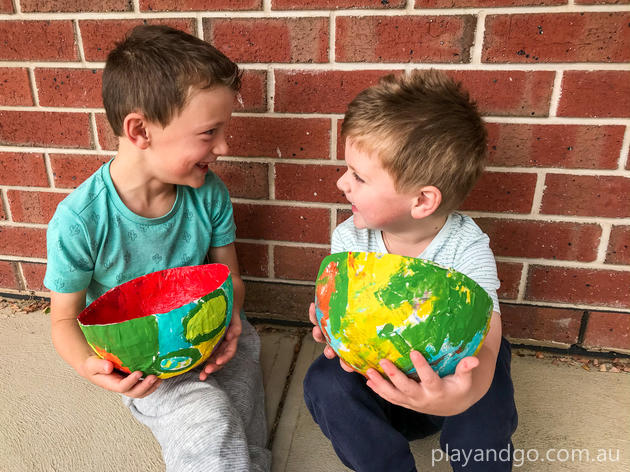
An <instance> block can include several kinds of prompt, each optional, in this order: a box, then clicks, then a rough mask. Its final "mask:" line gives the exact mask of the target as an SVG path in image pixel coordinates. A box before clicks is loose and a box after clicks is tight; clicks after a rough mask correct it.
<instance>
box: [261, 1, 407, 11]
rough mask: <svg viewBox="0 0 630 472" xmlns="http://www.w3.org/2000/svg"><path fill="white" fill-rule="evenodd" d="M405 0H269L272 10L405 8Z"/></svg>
mask: <svg viewBox="0 0 630 472" xmlns="http://www.w3.org/2000/svg"><path fill="white" fill-rule="evenodd" d="M405 4H406V1H405V0H386V1H384V0H271V9H272V10H338V9H341V8H343V9H350V8H369V9H371V10H377V9H385V8H388V9H389V8H405Z"/></svg>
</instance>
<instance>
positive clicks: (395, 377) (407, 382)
mask: <svg viewBox="0 0 630 472" xmlns="http://www.w3.org/2000/svg"><path fill="white" fill-rule="evenodd" d="M500 345H501V316H500V315H499V313H497V312H496V311H495V312H492V318H491V319H490V329H489V330H488V334H487V335H486V338H485V340H484V343H483V345H482V347H481V349H480V350H479V352H478V353H477V356H476V357H472V356H471V357H465V358H464V359H462V360H461V361H459V363H458V364H457V368H456V369H455V373H454V374H453V375H447V376H445V377H443V378H440V377H439V376H438V374H437V373H436V372H434V371H433V369H432V368H431V366H430V365H429V363H428V362H427V361H426V359H425V358H424V357H423V356H422V355H421V354H420V353H419V352H417V351H412V352H411V360H412V362H413V365H414V366H415V368H416V371H417V373H418V376H419V377H420V382H416V381H415V380H412V379H410V378H409V377H407V376H406V375H405V374H404V373H403V372H401V371H400V370H399V369H398V368H396V366H395V365H394V364H393V363H392V362H390V361H388V360H381V362H380V365H381V367H382V368H383V370H384V371H385V373H386V374H387V376H388V377H389V379H390V381H387V380H385V379H384V378H383V377H382V376H381V375H380V374H379V373H378V372H377V371H376V369H369V370H368V372H367V376H368V379H369V380H368V382H367V385H368V386H369V387H370V388H371V389H372V390H374V391H375V392H376V393H377V394H378V395H380V396H381V397H383V398H384V399H385V400H387V401H389V402H390V403H394V404H396V405H400V406H403V407H405V408H409V409H411V410H415V411H419V412H421V413H427V414H431V415H436V416H452V415H457V414H459V413H462V412H464V411H466V410H467V409H468V408H470V407H471V406H472V405H474V404H475V403H477V402H478V401H479V400H480V399H481V397H483V396H484V395H485V394H486V392H487V391H488V389H489V388H490V384H491V383H492V379H493V377H494V369H495V366H496V362H497V356H498V354H499V347H500Z"/></svg>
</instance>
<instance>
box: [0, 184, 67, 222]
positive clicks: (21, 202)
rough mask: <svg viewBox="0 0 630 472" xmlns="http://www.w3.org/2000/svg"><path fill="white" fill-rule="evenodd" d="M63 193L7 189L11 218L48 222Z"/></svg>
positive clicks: (18, 220) (64, 195) (23, 220)
mask: <svg viewBox="0 0 630 472" xmlns="http://www.w3.org/2000/svg"><path fill="white" fill-rule="evenodd" d="M65 197H67V194H65V193H56V192H25V191H23V190H9V191H8V192H7V198H8V200H9V206H10V207H11V214H12V215H13V220H14V221H17V222H20V223H48V222H49V221H50V219H51V218H52V216H53V214H54V213H55V209H56V208H57V205H58V204H59V202H60V201H61V200H63V199H64V198H65Z"/></svg>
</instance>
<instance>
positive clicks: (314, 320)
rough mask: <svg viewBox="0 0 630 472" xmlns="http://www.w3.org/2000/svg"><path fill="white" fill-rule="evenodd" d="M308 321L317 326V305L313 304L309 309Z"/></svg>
mask: <svg viewBox="0 0 630 472" xmlns="http://www.w3.org/2000/svg"><path fill="white" fill-rule="evenodd" d="M308 319H309V320H311V323H313V324H314V325H315V326H317V312H316V311H315V303H311V304H310V306H309V307H308Z"/></svg>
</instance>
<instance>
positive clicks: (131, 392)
mask: <svg viewBox="0 0 630 472" xmlns="http://www.w3.org/2000/svg"><path fill="white" fill-rule="evenodd" d="M127 378H129V376H128V377H127ZM126 380H127V379H124V380H123V381H122V382H121V386H122V385H125V384H126V382H125V381H126ZM160 383H161V380H160V379H158V378H157V377H156V376H155V375H149V376H147V377H146V378H145V379H144V380H140V381H136V383H135V384H132V385H131V386H130V387H129V388H127V389H126V390H124V391H123V392H122V393H124V394H125V395H127V396H128V397H133V398H142V397H146V396H147V395H149V394H150V393H153V392H154V391H155V389H156V388H157V387H158V385H159V384H160Z"/></svg>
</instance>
